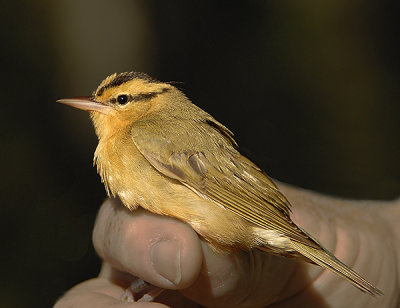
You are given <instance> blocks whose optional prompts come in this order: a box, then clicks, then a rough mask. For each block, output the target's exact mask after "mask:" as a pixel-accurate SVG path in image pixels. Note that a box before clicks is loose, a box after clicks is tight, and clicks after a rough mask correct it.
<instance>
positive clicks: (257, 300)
mask: <svg viewBox="0 0 400 308" xmlns="http://www.w3.org/2000/svg"><path fill="white" fill-rule="evenodd" d="M202 247H203V267H202V270H201V272H200V275H199V279H198V280H197V281H196V282H195V283H194V284H193V285H191V286H190V287H189V288H187V289H185V290H183V291H182V293H183V294H184V295H185V296H187V297H189V298H190V299H192V300H193V301H196V302H198V303H200V304H203V305H205V306H207V307H263V306H267V305H268V304H270V303H273V302H276V301H278V300H279V299H280V298H283V297H286V296H287V295H286V286H287V284H288V283H289V280H290V279H291V278H292V275H293V274H294V273H295V271H296V270H301V269H300V268H299V267H298V263H297V262H295V261H293V260H290V259H287V258H282V257H277V256H273V255H271V254H267V253H264V252H262V251H258V250H254V251H249V252H240V253H236V254H219V253H216V252H214V251H213V250H212V249H211V248H210V247H209V246H208V245H207V244H205V243H203V245H202ZM301 285H302V284H301Z"/></svg>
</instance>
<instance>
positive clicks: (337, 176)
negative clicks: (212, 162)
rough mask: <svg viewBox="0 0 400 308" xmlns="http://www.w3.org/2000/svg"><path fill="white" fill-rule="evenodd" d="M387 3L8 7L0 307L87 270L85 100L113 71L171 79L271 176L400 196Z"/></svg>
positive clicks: (91, 212)
mask: <svg viewBox="0 0 400 308" xmlns="http://www.w3.org/2000/svg"><path fill="white" fill-rule="evenodd" d="M395 4H396V2H395V1H375V2H373V1H371V2H364V1H334V0H328V1H241V2H239V1H238V2H234V1H144V0H143V1H129V0H118V1H106V0H101V1H94V0H87V1H79V0H68V1H67V0H65V1H50V0H46V1H28V0H25V1H24V0H22V1H7V2H4V3H3V4H2V9H1V12H0V16H1V18H0V23H1V30H0V31H1V32H2V34H1V51H0V52H1V57H0V61H1V69H2V71H1V109H0V110H1V111H0V112H1V121H0V134H1V140H2V150H1V152H0V153H1V154H0V155H1V162H2V167H1V169H2V170H3V171H2V176H1V189H2V193H1V197H2V201H1V220H2V223H1V224H0V231H1V234H2V245H1V247H2V248H1V254H0V264H1V265H0V277H1V287H0V301H1V304H0V305H1V306H2V307H48V306H51V305H52V303H54V301H55V300H56V298H57V297H59V296H60V295H61V294H62V293H63V292H64V291H66V290H68V289H69V288H71V287H72V286H73V285H74V284H76V283H78V282H80V281H83V280H86V279H88V278H91V277H94V276H95V275H97V273H98V270H99V265H100V261H99V260H98V258H97V257H96V255H95V253H94V251H93V248H92V244H91V230H92V227H93V223H94V219H95V216H96V212H97V210H98V208H99V206H100V204H101V202H102V201H103V199H104V198H105V192H104V188H103V185H102V184H101V183H100V180H99V177H98V176H97V174H96V170H95V169H94V168H93V167H92V157H93V152H94V149H95V147H96V144H97V139H96V136H95V134H94V130H93V128H92V126H91V123H90V121H89V118H88V114H87V113H85V112H82V111H78V110H74V109H72V108H69V107H66V106H63V105H60V104H57V103H56V102H55V100H56V99H59V98H63V97H73V96H79V95H88V94H91V92H92V91H93V90H94V89H95V88H96V87H97V85H98V84H99V83H100V82H101V80H102V79H103V78H104V77H106V76H107V75H109V74H111V73H113V72H123V71H130V70H135V71H144V72H147V73H149V74H151V75H152V76H154V77H156V78H158V79H160V80H165V81H182V82H183V84H182V85H181V88H182V89H183V90H184V91H185V92H186V94H187V95H188V96H189V97H190V98H191V99H192V100H193V102H194V103H196V104H197V105H199V106H201V107H202V108H203V109H205V110H207V111H208V112H209V113H211V114H212V115H214V116H215V117H216V118H217V119H218V120H219V121H221V122H222V123H224V124H225V125H227V126H228V127H229V128H230V129H231V130H232V131H234V132H235V134H236V138H237V140H238V141H239V143H240V145H241V149H242V151H243V152H244V153H245V154H246V155H247V156H249V157H250V158H251V159H253V160H255V161H256V162H257V163H258V164H259V165H260V166H262V167H263V168H264V169H265V170H266V171H267V172H268V174H270V175H271V176H272V177H274V178H276V179H279V180H282V181H284V182H288V183H291V184H294V185H297V186H301V187H305V188H308V189H313V190H317V191H320V192H324V193H327V194H331V195H337V196H342V197H347V198H372V199H390V198H393V197H397V196H398V195H399V192H400V160H399V157H400V155H399V154H400V150H399V148H400V124H399V115H400V104H399V101H400V90H399V89H400V87H399V82H400V74H399V67H400V62H399V54H400V50H399V45H398V44H397V43H398V42H397V41H398V38H399V21H398V16H397V14H396V12H397V8H396V7H395Z"/></svg>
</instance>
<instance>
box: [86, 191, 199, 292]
mask: <svg viewBox="0 0 400 308" xmlns="http://www.w3.org/2000/svg"><path fill="white" fill-rule="evenodd" d="M93 244H94V247H95V249H96V251H97V253H98V254H99V255H100V257H101V258H103V259H104V260H105V261H106V262H108V263H109V264H111V265H112V266H113V267H115V268H116V269H118V270H120V271H123V272H127V273H130V274H132V275H134V276H137V277H140V278H142V279H143V280H145V281H147V282H149V283H151V284H153V285H156V286H158V287H161V288H168V289H182V288H186V287H188V286H190V285H191V284H192V283H193V282H194V281H195V280H196V279H197V276H198V274H199V271H200V269H201V264H202V254H201V246H200V241H199V238H198V236H197V234H196V233H195V232H194V231H193V229H192V228H190V227H189V226H188V225H186V224H184V223H182V222H180V221H177V220H176V219H172V218H168V217H163V216H159V215H154V214H151V213H149V212H147V211H145V210H143V209H138V210H135V211H134V212H131V211H129V210H128V209H126V208H125V207H124V206H123V205H122V203H121V202H120V201H119V200H117V199H108V200H107V201H105V203H104V204H103V205H102V207H101V209H100V211H99V214H98V217H97V220H96V224H95V228H94V231H93Z"/></svg>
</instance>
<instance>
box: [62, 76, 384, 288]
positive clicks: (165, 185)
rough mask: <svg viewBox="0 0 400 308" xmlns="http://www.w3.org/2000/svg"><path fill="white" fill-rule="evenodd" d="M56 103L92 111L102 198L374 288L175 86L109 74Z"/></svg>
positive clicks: (222, 247)
mask: <svg viewBox="0 0 400 308" xmlns="http://www.w3.org/2000/svg"><path fill="white" fill-rule="evenodd" d="M58 102H60V103H63V104H67V105H70V106H73V107H76V108H79V109H83V110H87V111H89V112H90V115H91V118H92V121H93V124H94V127H95V130H96V134H97V136H98V139H99V143H98V146H97V148H96V151H95V154H94V164H96V165H97V170H98V173H99V174H100V176H101V179H102V181H103V183H104V186H105V189H106V191H107V194H108V195H109V196H113V197H118V198H119V199H120V200H121V201H122V203H123V204H124V205H125V206H126V207H127V208H129V209H130V210H135V209H136V208H137V207H138V206H141V207H143V208H144V209H146V210H148V211H151V212H153V213H156V214H160V215H166V216H170V217H175V218H177V219H179V220H181V221H183V222H186V223H188V224H189V225H190V226H192V228H193V229H194V230H195V231H196V232H197V233H198V234H199V235H201V236H202V237H203V238H204V239H205V240H206V241H207V242H208V243H209V245H211V247H212V248H213V249H214V250H216V251H219V252H235V251H238V250H250V249H261V250H263V251H266V252H268V253H273V254H277V255H280V256H286V257H295V258H298V259H301V260H304V261H308V262H310V263H313V264H317V265H320V266H322V267H324V268H327V269H329V270H331V271H332V272H334V273H336V274H337V275H339V276H341V277H343V278H344V279H346V280H348V281H349V282H350V283H352V284H353V285H354V286H356V287H357V288H359V289H360V290H361V291H363V292H366V293H369V294H371V295H379V294H382V292H381V291H380V290H379V289H377V288H375V287H374V286H373V285H371V284H370V283H369V282H368V281H366V280H365V279H364V278H362V277H361V276H360V275H358V274H357V273H356V272H354V271H353V270H351V269H350V268H349V267H347V266H346V265H345V264H343V263H342V262H341V261H339V260H338V259H337V258H336V257H335V256H334V255H333V254H332V253H330V252H329V251H328V250H327V249H325V248H324V247H322V245H321V244H319V243H318V241H317V240H316V239H314V238H313V237H312V236H311V235H310V234H308V233H307V232H306V231H304V230H303V229H301V228H300V227H298V226H297V225H296V224H295V223H294V222H293V221H292V220H291V218H290V213H291V205H290V203H289V201H288V200H287V199H286V197H285V196H284V195H283V194H282V193H281V192H280V191H279V189H278V188H277V186H276V185H275V184H274V182H273V181H272V180H271V179H270V178H269V177H268V176H267V175H266V174H265V173H263V172H262V170H261V169H260V168H259V167H258V166H256V165H255V164H254V163H252V162H251V161H250V160H249V159H247V158H246V157H244V156H243V155H241V154H240V153H239V152H238V150H237V143H236V142H235V140H234V139H233V133H232V132H231V131H230V130H229V129H228V128H226V127H225V126H224V125H222V124H221V123H219V122H218V121H217V120H215V119H214V118H213V117H212V116H211V115H209V114H208V113H207V112H205V111H203V110H202V109H200V108H199V107H197V106H196V105H194V104H192V103H191V101H190V100H189V99H188V98H187V97H186V96H185V94H184V93H182V92H181V91H180V90H178V89H177V88H176V87H174V86H173V85H172V84H171V83H167V82H160V81H158V80H156V79H153V78H151V77H150V76H148V75H146V74H144V73H138V72H125V73H120V74H113V75H111V76H108V77H107V78H106V79H105V80H104V81H103V82H102V83H101V84H100V85H99V87H98V88H97V89H96V90H95V91H94V92H93V94H92V96H90V97H77V98H71V99H60V100H58Z"/></svg>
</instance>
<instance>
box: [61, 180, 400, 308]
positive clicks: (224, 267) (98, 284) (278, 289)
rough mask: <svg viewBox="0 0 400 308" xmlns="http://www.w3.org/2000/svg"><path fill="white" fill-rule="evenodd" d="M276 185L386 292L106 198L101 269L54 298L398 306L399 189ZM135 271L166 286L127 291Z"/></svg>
mask: <svg viewBox="0 0 400 308" xmlns="http://www.w3.org/2000/svg"><path fill="white" fill-rule="evenodd" d="M278 186H279V188H280V190H281V191H282V192H283V193H284V194H285V195H286V197H287V198H288V199H289V200H290V202H291V204H292V206H293V209H292V210H293V214H292V219H293V221H294V222H295V223H296V224H298V225H299V226H301V227H302V228H304V229H305V230H306V231H307V232H309V233H310V234H312V235H313V236H314V237H315V238H317V239H318V240H319V242H320V243H322V244H323V245H324V246H325V247H326V248H327V249H328V250H330V251H331V252H332V253H334V254H335V255H336V257H338V258H339V259H340V260H342V261H343V262H344V263H346V264H347V265H348V266H350V267H351V268H352V269H354V270H356V271H357V272H358V273H359V274H361V275H362V276H363V277H365V278H366V279H367V280H369V281H370V282H371V283H372V284H374V285H375V286H377V287H378V288H379V289H381V290H382V291H383V292H384V295H382V296H376V297H372V296H370V295H367V294H364V293H362V292H361V291H359V290H358V289H356V288H355V287H353V286H352V285H350V284H349V283H348V282H347V281H345V280H344V279H342V278H340V277H338V276H336V275H334V274H333V273H331V272H329V271H327V270H323V269H322V268H320V267H318V266H315V265H311V264H308V263H305V262H301V261H296V260H294V259H288V258H283V257H278V256H273V255H269V254H267V253H264V252H261V251H251V252H240V253H236V254H217V253H215V252H213V251H212V250H211V249H210V248H209V247H208V246H207V244H206V243H204V242H203V241H202V240H201V239H200V238H199V237H198V236H197V234H196V233H195V232H194V230H193V229H192V228H191V227H190V226H188V225H187V224H185V223H183V222H180V221H178V220H176V219H173V218H169V217H161V216H158V215H154V214H151V213H149V212H147V211H145V210H143V209H139V210H137V211H135V212H130V211H129V210H127V209H126V208H125V207H124V206H123V205H122V204H121V203H120V201H118V200H117V199H108V200H106V201H105V202H104V204H103V205H102V207H101V209H100V211H99V214H98V217H97V220H96V224H95V228H94V231H93V243H94V246H95V249H96V251H97V253H98V254H99V256H100V257H101V258H102V260H103V265H102V269H101V271H100V274H99V276H98V277H97V278H94V279H91V280H88V281H85V282H83V283H81V284H79V285H77V286H75V287H73V288H72V289H71V290H69V291H68V292H67V293H66V294H65V295H64V296H63V297H62V298H60V299H59V300H58V302H57V303H56V305H55V307H57V308H63V307H72V306H76V307H109V306H111V305H112V306H113V307H119V306H121V307H168V306H169V307H201V306H205V307H273V308H278V307H279V308H281V307H298V306H299V307H383V308H385V307H400V306H398V300H399V293H400V291H399V285H398V281H399V278H400V275H399V271H398V269H400V257H399V256H400V251H399V250H400V244H399V240H400V225H399V224H398V223H397V221H398V218H400V199H397V200H395V201H391V202H389V201H354V200H351V201H350V200H343V199H337V198H333V197H327V196H323V195H320V194H317V193H314V192H311V191H307V190H303V189H300V188H296V187H293V186H289V185H286V184H282V183H278ZM136 277H140V278H141V279H143V280H145V281H147V282H149V283H151V284H153V285H156V286H159V287H161V288H166V289H168V290H167V291H165V292H164V293H162V294H161V295H160V296H159V297H158V298H157V299H156V302H151V303H141V302H135V303H126V302H123V301H121V296H122V294H123V293H124V291H125V289H126V288H127V287H128V286H129V284H130V282H132V281H133V280H135V279H137V278H136ZM200 305H201V306H200Z"/></svg>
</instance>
